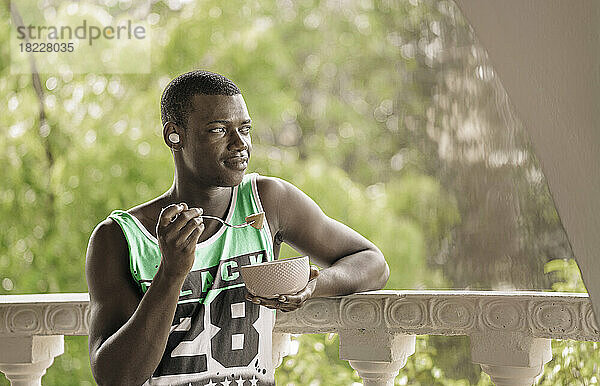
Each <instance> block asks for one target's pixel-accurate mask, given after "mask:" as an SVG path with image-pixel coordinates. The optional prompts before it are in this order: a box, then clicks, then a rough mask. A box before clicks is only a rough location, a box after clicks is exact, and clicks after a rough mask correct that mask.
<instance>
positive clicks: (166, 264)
mask: <svg viewBox="0 0 600 386" xmlns="http://www.w3.org/2000/svg"><path fill="white" fill-rule="evenodd" d="M202 213H203V210H202V208H191V209H188V206H187V204H186V203H181V204H177V205H176V204H172V205H169V206H167V207H166V208H163V210H162V211H161V212H160V216H159V217H158V223H157V224H156V235H157V239H158V246H159V248H160V252H161V256H162V261H161V265H162V267H161V268H162V270H163V271H164V273H165V274H166V275H167V276H171V277H178V278H183V277H185V276H186V275H187V274H188V273H189V272H190V270H191V269H192V266H193V264H194V258H195V251H196V244H197V243H198V239H199V238H200V236H201V235H202V232H204V223H203V221H202V217H201V215H202Z"/></svg>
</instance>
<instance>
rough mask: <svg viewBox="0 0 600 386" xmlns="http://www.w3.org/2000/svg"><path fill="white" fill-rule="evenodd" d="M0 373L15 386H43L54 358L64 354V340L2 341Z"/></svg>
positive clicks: (28, 338)
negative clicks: (44, 377)
mask: <svg viewBox="0 0 600 386" xmlns="http://www.w3.org/2000/svg"><path fill="white" fill-rule="evenodd" d="M0 347H1V348H2V349H1V350H0V372H2V373H4V375H5V376H6V378H7V379H8V380H9V381H10V383H11V385H13V386H40V385H41V384H42V376H43V375H44V374H45V373H46V369H47V368H48V367H50V365H52V362H54V357H56V356H58V355H60V354H62V353H63V352H64V350H65V348H64V337H63V336H62V335H51V336H17V337H0Z"/></svg>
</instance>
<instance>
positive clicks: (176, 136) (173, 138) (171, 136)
mask: <svg viewBox="0 0 600 386" xmlns="http://www.w3.org/2000/svg"><path fill="white" fill-rule="evenodd" d="M169 141H171V142H173V143H179V134H177V133H171V134H169Z"/></svg>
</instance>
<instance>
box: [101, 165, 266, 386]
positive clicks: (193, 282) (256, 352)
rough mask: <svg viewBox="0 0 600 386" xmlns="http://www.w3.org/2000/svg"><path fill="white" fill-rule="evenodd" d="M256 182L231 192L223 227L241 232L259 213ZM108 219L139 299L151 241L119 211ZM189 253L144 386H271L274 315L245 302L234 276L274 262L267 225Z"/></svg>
mask: <svg viewBox="0 0 600 386" xmlns="http://www.w3.org/2000/svg"><path fill="white" fill-rule="evenodd" d="M256 178H257V174H249V175H246V176H245V177H244V179H243V181H242V183H241V184H240V185H238V186H236V187H234V188H233V189H232V197H231V201H230V205H229V209H228V211H227V215H226V218H225V221H226V222H228V223H230V224H242V223H244V222H245V217H246V216H248V215H251V214H254V213H258V212H262V211H263V208H262V205H261V202H260V198H259V195H258V189H257V186H256ZM109 218H111V219H113V220H114V221H116V222H117V223H118V224H119V226H120V227H121V229H122V231H123V234H124V235H125V238H126V239H127V244H128V246H129V268H130V271H131V276H132V278H133V280H134V281H135V282H136V283H137V284H138V285H139V288H140V291H141V292H142V293H145V292H146V291H147V290H148V288H149V287H150V286H151V285H152V279H153V278H154V275H155V274H156V272H157V271H158V267H159V265H160V261H161V254H160V249H159V247H158V241H157V240H156V238H155V237H154V236H152V235H151V234H150V232H148V230H147V229H146V228H145V227H144V226H143V225H142V224H141V222H140V221H139V220H138V219H137V218H136V217H135V216H132V215H130V214H129V213H127V212H125V211H122V210H115V211H113V212H112V213H111V214H110V215H109ZM206 221H212V220H206ZM195 253H196V259H195V261H194V265H193V267H192V269H191V271H190V273H189V274H188V276H187V277H186V279H185V281H184V284H183V287H182V289H181V294H180V296H179V301H178V303H177V309H176V311H175V317H174V319H173V323H172V326H171V332H170V334H169V338H168V341H167V346H166V348H165V352H164V354H163V358H162V360H161V362H160V364H159V365H158V367H157V369H156V370H155V372H154V374H153V375H152V377H151V378H150V379H148V381H146V383H145V385H180V384H181V385H202V386H204V385H211V386H212V385H220V384H228V381H229V382H231V384H236V383H235V382H236V381H237V384H245V385H253V386H256V385H274V371H275V369H274V364H273V361H272V331H273V326H274V324H275V312H274V311H273V310H270V309H267V308H265V307H262V306H258V305H255V304H253V303H251V302H248V301H247V300H245V297H244V296H245V294H246V289H245V287H244V283H243V281H242V278H241V276H240V272H239V268H240V267H241V266H244V265H248V264H257V263H260V262H263V261H271V260H273V245H272V240H271V233H270V231H269V225H268V223H267V221H266V220H265V222H264V226H263V228H262V229H260V230H258V229H256V228H253V227H251V226H248V227H245V228H238V229H234V228H229V227H226V226H221V227H220V228H219V230H218V231H217V233H215V234H214V235H213V236H211V237H210V238H209V239H208V240H206V241H203V242H201V243H199V244H197V246H196V252H195ZM157 312H160V311H159V310H157ZM157 317H161V316H160V315H158V316H157Z"/></svg>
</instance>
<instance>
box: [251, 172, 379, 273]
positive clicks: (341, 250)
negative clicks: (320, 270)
mask: <svg viewBox="0 0 600 386" xmlns="http://www.w3.org/2000/svg"><path fill="white" fill-rule="evenodd" d="M259 191H260V192H261V200H262V201H263V206H264V207H265V210H266V211H268V210H269V209H270V210H271V211H272V212H273V213H274V215H273V217H276V220H275V223H276V226H277V230H276V233H277V235H278V238H279V239H280V240H282V241H284V242H286V243H287V244H289V245H291V246H292V247H294V249H296V250H297V251H299V252H301V253H303V254H306V255H309V256H310V257H311V261H314V262H315V263H316V264H318V265H319V266H321V267H328V266H330V265H332V264H333V263H335V262H336V261H337V260H338V259H340V258H341V257H343V256H347V255H351V254H353V253H356V252H361V251H365V250H372V251H376V252H377V253H381V252H379V250H378V249H377V247H376V246H375V245H374V244H373V243H371V242H370V241H369V240H367V239H366V238H365V237H363V236H361V235H360V234H359V233H358V232H356V231H355V230H353V229H351V228H349V227H348V226H346V225H344V224H342V223H340V222H338V221H336V220H334V219H332V218H330V217H328V216H327V215H326V214H325V213H323V211H322V210H321V208H320V207H319V206H318V205H317V204H316V203H315V202H314V201H313V200H312V199H311V198H310V197H309V196H308V195H306V194H305V193H304V192H302V191H301V190H300V189H298V188H297V187H295V186H294V185H292V184H290V183H289V182H286V181H283V180H281V179H277V178H268V177H261V178H260V179H259ZM263 196H264V197H263Z"/></svg>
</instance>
